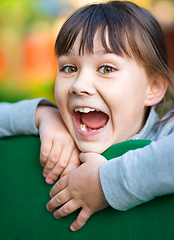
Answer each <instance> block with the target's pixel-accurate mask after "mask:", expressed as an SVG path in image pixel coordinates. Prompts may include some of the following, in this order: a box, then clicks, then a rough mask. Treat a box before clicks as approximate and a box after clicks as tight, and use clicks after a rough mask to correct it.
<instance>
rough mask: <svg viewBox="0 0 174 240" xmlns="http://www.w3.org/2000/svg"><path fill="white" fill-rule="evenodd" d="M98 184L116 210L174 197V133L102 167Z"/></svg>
mask: <svg viewBox="0 0 174 240" xmlns="http://www.w3.org/2000/svg"><path fill="white" fill-rule="evenodd" d="M100 181H101V185H102V189H103V192H104V195H105V197H106V199H107V201H108V202H109V204H110V205H111V206H112V207H113V208H115V209H118V210H127V209H129V208H132V207H134V206H136V205H138V204H141V203H143V202H147V201H149V200H151V199H153V198H155V197H157V196H161V195H165V194H170V193H174V132H173V133H171V134H170V135H168V136H167V137H164V138H162V139H160V140H158V141H154V142H152V143H151V144H150V145H149V146H146V147H144V148H142V149H137V150H134V151H129V152H128V153H126V154H124V155H123V156H122V157H119V158H117V159H113V160H110V161H108V162H105V163H103V164H102V165H101V167H100Z"/></svg>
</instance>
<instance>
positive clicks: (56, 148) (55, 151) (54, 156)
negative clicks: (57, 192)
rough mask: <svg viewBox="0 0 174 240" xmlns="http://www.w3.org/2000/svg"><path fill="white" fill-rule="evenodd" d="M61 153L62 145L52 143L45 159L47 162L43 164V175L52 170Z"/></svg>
mask: <svg viewBox="0 0 174 240" xmlns="http://www.w3.org/2000/svg"><path fill="white" fill-rule="evenodd" d="M61 154H62V147H60V144H55V143H54V145H53V147H52V149H51V152H50V154H49V157H48V159H47V162H46V164H45V168H44V175H48V174H49V173H50V172H51V171H52V169H53V168H54V167H55V166H56V164H57V162H58V161H59V158H60V156H61ZM59 175H60V174H59ZM59 175H58V176H59ZM56 179H57V178H56ZM56 179H55V180H56Z"/></svg>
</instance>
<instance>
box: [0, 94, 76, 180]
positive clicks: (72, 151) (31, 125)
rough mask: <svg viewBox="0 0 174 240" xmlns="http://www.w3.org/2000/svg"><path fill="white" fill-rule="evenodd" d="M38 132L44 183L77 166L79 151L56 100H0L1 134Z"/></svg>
mask: <svg viewBox="0 0 174 240" xmlns="http://www.w3.org/2000/svg"><path fill="white" fill-rule="evenodd" d="M19 134H28V135H38V134H39V135H40V139H41V154H40V160H41V164H42V165H43V166H44V176H45V177H46V181H47V183H53V182H54V181H55V180H56V179H57V178H58V176H59V175H60V174H61V173H62V175H66V174H67V173H68V172H70V171H71V170H72V169H74V168H76V167H77V166H79V164H80V161H79V158H78V155H79V151H78V150H77V148H76V146H75V144H74V141H73V140H72V138H71V136H70V134H69V132H68V131H67V129H66V127H65V126H64V123H63V121H62V118H61V116H60V113H59V111H58V109H57V107H56V105H55V104H53V103H52V102H50V101H48V100H47V99H44V98H38V99H32V100H23V101H20V102H17V103H0V137H6V136H12V135H19Z"/></svg>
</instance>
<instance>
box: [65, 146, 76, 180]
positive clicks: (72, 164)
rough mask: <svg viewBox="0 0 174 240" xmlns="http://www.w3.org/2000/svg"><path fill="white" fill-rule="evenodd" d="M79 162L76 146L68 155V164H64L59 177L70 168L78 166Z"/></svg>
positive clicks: (70, 169)
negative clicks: (64, 166)
mask: <svg viewBox="0 0 174 240" xmlns="http://www.w3.org/2000/svg"><path fill="white" fill-rule="evenodd" d="M80 164H81V162H80V159H79V150H78V149H77V148H75V149H74V150H73V153H72V155H71V157H70V160H69V163H68V165H67V166H66V168H65V170H64V171H63V172H62V174H61V177H63V176H65V175H67V174H68V173H70V172H71V171H72V170H74V169H76V168H77V167H78V166H80Z"/></svg>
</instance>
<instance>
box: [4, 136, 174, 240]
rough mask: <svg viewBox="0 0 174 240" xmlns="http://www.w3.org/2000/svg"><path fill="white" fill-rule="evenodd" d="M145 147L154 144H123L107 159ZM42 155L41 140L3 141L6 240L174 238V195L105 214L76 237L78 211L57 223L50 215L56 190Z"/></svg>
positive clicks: (91, 221) (108, 155) (131, 142)
mask: <svg viewBox="0 0 174 240" xmlns="http://www.w3.org/2000/svg"><path fill="white" fill-rule="evenodd" d="M146 144H149V142H146V141H145V142H144V141H143V142H142V141H135V140H134V141H128V142H125V143H120V144H117V145H114V146H112V147H111V148H110V149H109V150H107V151H106V152H105V153H104V155H105V156H106V157H108V158H112V157H114V156H113V153H114V155H115V156H118V155H120V154H123V153H124V152H126V151H128V150H129V149H136V148H138V147H143V146H145V145H146ZM120 149H121V150H120ZM39 151H40V140H39V138H37V137H33V136H18V137H12V138H5V139H4V140H1V141H0V153H1V157H0V158H1V159H0V183H1V184H0V203H1V204H0V239H1V240H48V239H49V240H75V239H78V240H94V239H95V240H101V239H109V240H110V239H111V240H112V239H118V240H123V239H124V240H129V239H130V240H143V239H144V240H151V239H153V240H155V239H157V240H164V239H174V227H173V226H174V224H173V216H174V195H168V196H164V197H160V198H156V199H155V200H153V201H150V202H148V203H146V204H142V205H140V206H137V207H135V208H133V209H130V210H128V211H126V212H121V211H116V210H114V209H112V208H108V209H105V210H103V211H101V212H98V213H96V214H94V215H93V216H91V218H90V219H89V220H88V221H87V223H86V224H85V226H84V227H83V228H82V229H80V230H79V231H77V232H71V231H70V229H69V227H70V224H71V223H72V222H73V221H74V220H75V218H76V216H77V214H78V211H76V212H75V213H72V214H71V215H69V216H67V217H64V218H62V219H59V220H57V219H55V218H54V217H53V214H52V213H50V212H48V211H47V210H46V203H47V202H48V201H49V199H50V197H49V191H50V189H51V187H52V186H51V185H48V184H46V182H45V180H44V178H43V176H42V170H43V169H42V167H41V166H40V162H39ZM119 151H120V153H118V152H119ZM116 152H117V153H116ZM116 154H118V155H116Z"/></svg>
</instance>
